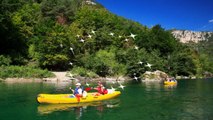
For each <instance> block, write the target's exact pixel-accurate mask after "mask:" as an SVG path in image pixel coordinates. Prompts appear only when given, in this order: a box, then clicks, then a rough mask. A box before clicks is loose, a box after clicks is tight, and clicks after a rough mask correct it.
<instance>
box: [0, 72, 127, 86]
mask: <svg viewBox="0 0 213 120" xmlns="http://www.w3.org/2000/svg"><path fill="white" fill-rule="evenodd" d="M52 73H53V74H54V76H55V77H48V78H5V79H0V81H3V82H7V83H28V82H35V83H39V82H54V83H55V82H67V83H71V82H74V83H75V82H84V83H86V82H88V83H90V82H97V81H102V82H106V83H115V82H121V83H123V82H126V81H129V80H130V79H131V78H129V77H124V76H120V77H96V78H88V77H81V76H76V77H73V76H70V75H69V71H61V72H56V71H53V72H52Z"/></svg>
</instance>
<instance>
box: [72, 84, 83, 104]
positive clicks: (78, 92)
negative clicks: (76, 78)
mask: <svg viewBox="0 0 213 120" xmlns="http://www.w3.org/2000/svg"><path fill="white" fill-rule="evenodd" d="M75 85H76V88H75V90H73V89H72V88H71V87H70V89H71V90H72V92H73V94H74V95H75V97H76V98H77V100H78V102H80V98H81V97H82V94H83V90H82V88H81V83H76V84H75Z"/></svg>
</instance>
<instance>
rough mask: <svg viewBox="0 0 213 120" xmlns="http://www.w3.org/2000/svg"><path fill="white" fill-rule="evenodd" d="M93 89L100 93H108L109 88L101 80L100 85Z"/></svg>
mask: <svg viewBox="0 0 213 120" xmlns="http://www.w3.org/2000/svg"><path fill="white" fill-rule="evenodd" d="M93 89H95V90H97V91H98V93H100V94H102V95H104V94H107V93H108V91H107V89H105V87H104V85H103V84H102V83H101V82H100V81H99V82H98V86H97V87H96V88H93Z"/></svg>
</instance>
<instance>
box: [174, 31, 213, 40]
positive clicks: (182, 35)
mask: <svg viewBox="0 0 213 120" xmlns="http://www.w3.org/2000/svg"><path fill="white" fill-rule="evenodd" d="M172 34H173V36H174V37H175V38H177V39H179V40H180V42H182V43H188V42H195V43H197V42H199V41H203V40H207V39H208V38H209V37H211V36H212V35H213V32H195V31H189V30H173V31H172Z"/></svg>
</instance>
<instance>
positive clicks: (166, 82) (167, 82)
mask: <svg viewBox="0 0 213 120" xmlns="http://www.w3.org/2000/svg"><path fill="white" fill-rule="evenodd" d="M176 84H177V81H164V85H176Z"/></svg>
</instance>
